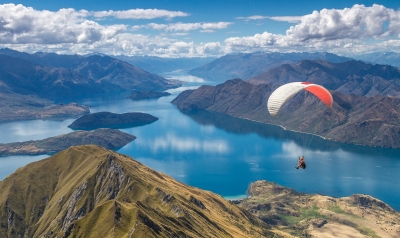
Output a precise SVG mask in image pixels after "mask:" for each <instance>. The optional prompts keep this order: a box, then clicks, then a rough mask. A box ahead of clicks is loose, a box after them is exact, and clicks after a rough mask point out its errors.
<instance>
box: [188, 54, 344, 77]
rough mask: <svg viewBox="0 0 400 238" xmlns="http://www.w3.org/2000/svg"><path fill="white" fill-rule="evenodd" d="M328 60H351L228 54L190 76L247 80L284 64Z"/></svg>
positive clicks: (318, 55)
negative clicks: (307, 60) (306, 60)
mask: <svg viewBox="0 0 400 238" xmlns="http://www.w3.org/2000/svg"><path fill="white" fill-rule="evenodd" d="M305 59H309V60H326V61H330V62H345V61H348V60H350V59H351V58H347V57H342V56H338V55H335V54H331V53H326V52H324V53H306V52H303V53H277V52H256V53H243V54H228V55H225V56H222V57H220V58H218V59H216V60H214V61H212V62H210V63H208V64H206V65H203V66H200V67H197V68H194V69H192V70H190V71H189V73H190V74H192V75H195V76H200V77H205V78H211V79H215V80H217V81H225V80H228V79H232V78H241V79H247V78H250V77H254V76H256V75H259V74H261V73H264V72H267V71H268V70H270V69H273V68H275V67H279V66H280V65H282V64H291V63H296V62H298V61H300V60H305Z"/></svg>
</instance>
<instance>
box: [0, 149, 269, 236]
mask: <svg viewBox="0 0 400 238" xmlns="http://www.w3.org/2000/svg"><path fill="white" fill-rule="evenodd" d="M0 191H1V193H0V237H273V235H274V234H273V233H272V232H270V231H269V230H268V229H267V227H266V225H265V224H264V223H263V222H261V221H260V220H258V219H257V218H255V217H254V216H252V215H251V214H250V213H248V212H246V211H245V210H243V209H241V208H239V207H237V206H236V205H234V204H232V203H230V202H228V201H226V200H224V199H223V198H222V197H221V196H219V195H216V194H213V193H211V192H208V191H203V190H200V189H197V188H193V187H190V186H187V185H185V184H182V183H179V182H177V181H175V180H174V179H172V178H171V177H169V176H167V175H165V174H161V173H158V172H156V171H154V170H152V169H150V168H148V167H146V166H144V165H142V164H141V163H139V162H137V161H135V160H133V159H132V158H130V157H128V156H125V155H121V154H118V153H116V152H114V151H109V150H106V149H104V148H102V147H99V146H94V145H88V146H77V147H70V148H69V149H67V150H64V151H62V152H60V153H58V154H56V155H54V156H52V157H49V158H47V159H44V160H41V161H38V162H34V163H31V164H29V165H27V166H25V167H22V168H20V169H18V170H17V171H16V172H15V173H13V174H12V175H10V176H8V177H7V178H6V179H4V180H3V181H0Z"/></svg>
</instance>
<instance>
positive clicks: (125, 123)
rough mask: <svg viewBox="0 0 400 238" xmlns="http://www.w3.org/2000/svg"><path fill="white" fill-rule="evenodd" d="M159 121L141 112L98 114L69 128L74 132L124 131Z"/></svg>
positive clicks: (81, 119)
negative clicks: (94, 130) (108, 129)
mask: <svg viewBox="0 0 400 238" xmlns="http://www.w3.org/2000/svg"><path fill="white" fill-rule="evenodd" d="M157 120H158V118H157V117H155V116H152V115H150V114H147V113H141V112H128V113H123V114H117V113H111V112H96V113H91V114H88V115H84V116H82V117H80V118H78V119H76V120H75V121H74V122H73V123H72V124H71V125H69V126H68V127H69V128H71V129H74V130H93V129H98V128H112V129H123V128H130V127H137V126H143V125H147V124H150V123H153V122H155V121H157Z"/></svg>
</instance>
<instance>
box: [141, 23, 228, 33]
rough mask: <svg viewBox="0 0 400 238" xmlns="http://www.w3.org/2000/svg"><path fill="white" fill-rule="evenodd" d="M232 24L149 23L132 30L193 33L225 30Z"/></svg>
mask: <svg viewBox="0 0 400 238" xmlns="http://www.w3.org/2000/svg"><path fill="white" fill-rule="evenodd" d="M231 24H232V22H206V23H201V22H198V23H182V22H178V23H171V24H157V23H150V24H147V25H144V26H134V29H139V28H150V29H154V30H160V31H161V30H163V31H182V32H185V31H194V30H203V31H208V32H209V31H214V30H221V29H225V28H227V27H228V26H229V25H231Z"/></svg>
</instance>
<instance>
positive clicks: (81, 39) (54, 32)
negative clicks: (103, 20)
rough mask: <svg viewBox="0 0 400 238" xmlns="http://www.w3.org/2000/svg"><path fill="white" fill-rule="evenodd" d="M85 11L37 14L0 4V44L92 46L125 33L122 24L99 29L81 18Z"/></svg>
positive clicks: (69, 9) (94, 24)
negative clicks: (78, 44)
mask: <svg viewBox="0 0 400 238" xmlns="http://www.w3.org/2000/svg"><path fill="white" fill-rule="evenodd" d="M87 14H88V13H87V11H84V10H82V11H76V10H74V9H72V8H68V9H60V10H59V11H57V12H52V11H47V10H43V11H38V10H34V9H33V8H31V7H25V6H23V5H20V4H19V5H14V4H3V5H0V42H1V43H14V44H22V43H39V44H58V43H93V42H95V41H100V40H106V39H110V38H112V37H114V36H116V35H117V34H118V33H121V32H122V31H124V30H126V26H125V25H111V26H102V25H99V24H98V23H96V22H94V21H90V20H88V19H85V16H87Z"/></svg>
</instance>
